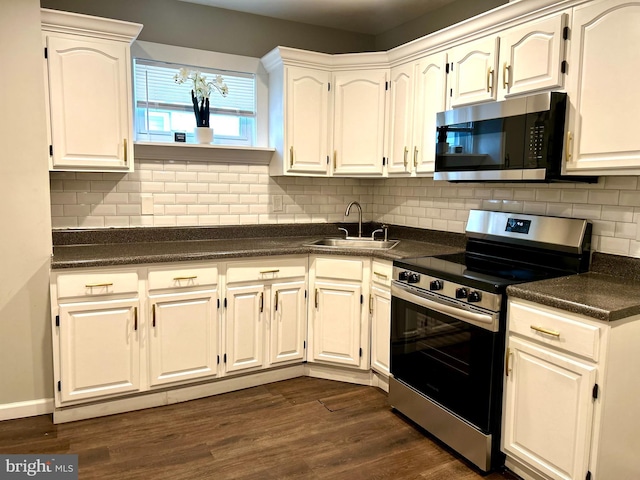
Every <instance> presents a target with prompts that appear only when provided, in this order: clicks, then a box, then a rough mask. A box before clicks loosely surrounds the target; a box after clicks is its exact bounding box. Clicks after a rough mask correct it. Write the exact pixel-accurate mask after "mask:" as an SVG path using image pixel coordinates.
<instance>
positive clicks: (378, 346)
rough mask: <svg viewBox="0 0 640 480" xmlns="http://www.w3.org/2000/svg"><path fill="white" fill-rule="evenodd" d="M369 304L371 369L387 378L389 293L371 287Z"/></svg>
mask: <svg viewBox="0 0 640 480" xmlns="http://www.w3.org/2000/svg"><path fill="white" fill-rule="evenodd" d="M369 302H370V304H369V313H370V315H371V368H372V369H373V370H375V371H376V372H379V373H382V374H383V375H387V376H388V375H389V357H390V344H391V291H390V290H389V289H388V288H380V287H377V286H373V287H371V299H370V300H369Z"/></svg>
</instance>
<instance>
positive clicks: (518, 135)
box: [433, 92, 597, 182]
mask: <svg viewBox="0 0 640 480" xmlns="http://www.w3.org/2000/svg"><path fill="white" fill-rule="evenodd" d="M567 104H568V100H567V94H566V93H560V92H547V93H542V94H537V95H531V96H527V97H519V98H512V99H508V100H504V101H501V102H493V103H486V104H482V105H473V106H469V107H463V108H456V109H453V110H448V111H445V112H441V113H438V114H437V118H436V127H437V128H436V135H437V144H436V162H435V173H434V176H433V178H434V179H435V180H448V181H450V182H468V181H502V182H504V181H529V182H534V181H538V182H550V181H557V180H564V181H586V182H593V181H597V178H596V177H570V176H562V158H563V146H564V136H565V117H566V113H567Z"/></svg>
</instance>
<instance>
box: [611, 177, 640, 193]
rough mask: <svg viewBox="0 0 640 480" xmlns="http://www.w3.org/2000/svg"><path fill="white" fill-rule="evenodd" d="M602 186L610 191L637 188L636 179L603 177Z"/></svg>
mask: <svg viewBox="0 0 640 480" xmlns="http://www.w3.org/2000/svg"><path fill="white" fill-rule="evenodd" d="M604 184H605V186H606V188H607V189H611V190H636V189H637V188H638V177H632V176H615V177H604Z"/></svg>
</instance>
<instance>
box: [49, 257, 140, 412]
mask: <svg viewBox="0 0 640 480" xmlns="http://www.w3.org/2000/svg"><path fill="white" fill-rule="evenodd" d="M51 300H52V322H53V323H52V338H53V357H54V375H55V377H54V380H55V383H56V395H55V404H56V406H57V407H58V406H61V405H67V404H73V403H78V402H86V401H89V400H92V399H95V398H101V397H109V396H114V395H123V394H129V393H135V392H137V391H139V390H140V389H141V375H140V338H141V329H142V319H141V314H140V299H139V296H138V275H137V272H136V271H135V270H131V269H130V270H120V271H117V270H113V269H103V270H98V269H86V270H83V271H82V272H68V273H65V274H59V275H53V277H52V282H51Z"/></svg>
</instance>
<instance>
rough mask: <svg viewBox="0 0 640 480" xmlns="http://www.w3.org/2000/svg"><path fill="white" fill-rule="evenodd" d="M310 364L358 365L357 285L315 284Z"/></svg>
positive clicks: (359, 289)
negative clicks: (311, 358) (318, 362)
mask: <svg viewBox="0 0 640 480" xmlns="http://www.w3.org/2000/svg"><path fill="white" fill-rule="evenodd" d="M314 295H315V298H314V301H315V309H314V323H313V360H314V361H320V362H322V361H325V362H331V363H338V364H341V365H352V366H356V367H359V366H360V364H361V351H362V350H361V343H360V333H361V328H362V327H361V320H360V316H361V307H362V305H361V298H362V297H361V295H362V287H361V286H360V285H359V284H351V283H342V282H331V281H324V280H316V282H315V292H314Z"/></svg>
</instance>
